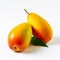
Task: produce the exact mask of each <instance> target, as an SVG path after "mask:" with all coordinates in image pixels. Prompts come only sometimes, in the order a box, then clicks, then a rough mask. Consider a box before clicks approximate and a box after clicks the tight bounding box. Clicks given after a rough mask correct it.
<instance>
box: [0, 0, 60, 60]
mask: <svg viewBox="0 0 60 60" xmlns="http://www.w3.org/2000/svg"><path fill="white" fill-rule="evenodd" d="M24 8H25V9H27V10H28V11H29V12H35V13H37V14H39V15H41V16H42V17H44V18H45V19H46V20H47V21H48V22H49V23H50V25H51V27H52V29H53V38H52V40H51V41H50V42H49V43H48V46H49V48H46V47H36V46H30V47H29V48H27V49H26V50H25V51H24V52H21V53H15V52H13V51H12V50H10V49H9V47H8V43H7V38H8V34H9V32H10V30H11V29H12V28H13V27H14V26H16V25H18V24H20V23H22V22H26V21H27V14H26V13H25V11H24ZM0 60H60V0H0Z"/></svg>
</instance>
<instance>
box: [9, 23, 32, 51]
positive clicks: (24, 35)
mask: <svg viewBox="0 0 60 60" xmlns="http://www.w3.org/2000/svg"><path fill="white" fill-rule="evenodd" d="M31 37H32V28H31V25H30V24H28V23H22V24H19V25H17V26H15V27H14V28H13V29H12V30H11V32H10V33H9V35H8V45H9V47H10V48H11V49H12V50H13V51H16V52H20V51H23V50H24V49H26V48H27V47H28V46H29V44H30V42H31Z"/></svg>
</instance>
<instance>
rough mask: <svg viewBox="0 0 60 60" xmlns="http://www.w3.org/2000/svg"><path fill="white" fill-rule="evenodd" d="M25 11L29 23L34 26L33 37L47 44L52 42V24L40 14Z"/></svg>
mask: <svg viewBox="0 0 60 60" xmlns="http://www.w3.org/2000/svg"><path fill="white" fill-rule="evenodd" d="M24 10H25V12H26V13H27V14H28V16H27V20H28V23H29V24H30V25H31V26H32V31H33V35H34V36H35V37H37V38H39V39H41V40H42V41H43V42H45V43H47V42H48V41H50V40H51V38H52V36H53V31H52V28H51V26H50V24H49V23H48V22H47V21H46V20H45V19H44V18H43V17H41V16H39V15H38V14H36V13H28V12H27V11H26V9H24Z"/></svg>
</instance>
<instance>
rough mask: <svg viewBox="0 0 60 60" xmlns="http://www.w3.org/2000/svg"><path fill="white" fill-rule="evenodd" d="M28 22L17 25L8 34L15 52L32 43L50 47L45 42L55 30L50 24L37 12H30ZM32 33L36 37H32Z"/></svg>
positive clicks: (10, 45)
mask: <svg viewBox="0 0 60 60" xmlns="http://www.w3.org/2000/svg"><path fill="white" fill-rule="evenodd" d="M24 10H25V12H26V13H27V14H28V16H27V20H28V23H21V24H19V25H17V26H15V27H14V28H13V29H12V30H11V31H10V33H9V35H8V45H9V47H10V48H11V49H12V50H13V51H15V52H21V51H23V50H24V49H26V48H27V47H28V46H29V45H30V43H31V44H33V45H36V46H37V45H41V46H45V47H48V46H47V45H46V44H45V43H47V42H48V41H50V40H51V38H52V36H53V31H52V28H51V26H50V24H49V23H48V22H47V21H46V20H45V19H44V18H42V17H41V16H39V15H38V14H36V13H28V12H27V11H26V9H24ZM32 35H33V36H34V37H32Z"/></svg>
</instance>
